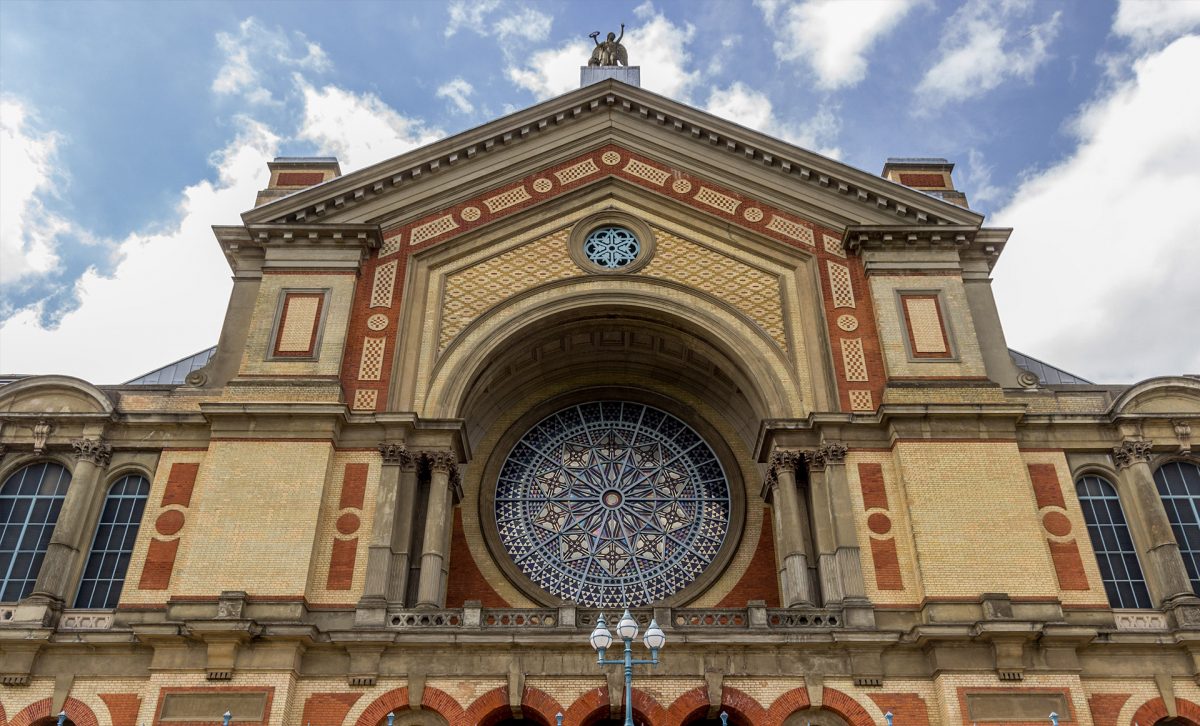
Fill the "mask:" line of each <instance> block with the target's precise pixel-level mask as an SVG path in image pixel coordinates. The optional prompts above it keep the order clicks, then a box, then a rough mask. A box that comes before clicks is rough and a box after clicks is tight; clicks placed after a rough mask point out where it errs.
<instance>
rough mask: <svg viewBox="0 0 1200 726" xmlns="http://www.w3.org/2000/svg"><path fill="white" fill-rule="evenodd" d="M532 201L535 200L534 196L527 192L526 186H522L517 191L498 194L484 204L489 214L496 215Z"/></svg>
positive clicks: (511, 190) (484, 201)
mask: <svg viewBox="0 0 1200 726" xmlns="http://www.w3.org/2000/svg"><path fill="white" fill-rule="evenodd" d="M530 199H533V196H532V195H531V194H530V193H529V192H528V191H526V190H525V185H524V184H522V185H521V186H519V187H517V188H516V189H509V190H508V191H507V192H504V193H503V194H497V195H496V196H494V197H488V198H487V199H484V200H483V204H484V206H486V207H487V208H488V211H489V212H491V213H492V214H495V213H496V212H500V211H503V210H505V209H508V208H509V207H515V206H516V205H518V204H520V203H521V202H527V201H529V200H530Z"/></svg>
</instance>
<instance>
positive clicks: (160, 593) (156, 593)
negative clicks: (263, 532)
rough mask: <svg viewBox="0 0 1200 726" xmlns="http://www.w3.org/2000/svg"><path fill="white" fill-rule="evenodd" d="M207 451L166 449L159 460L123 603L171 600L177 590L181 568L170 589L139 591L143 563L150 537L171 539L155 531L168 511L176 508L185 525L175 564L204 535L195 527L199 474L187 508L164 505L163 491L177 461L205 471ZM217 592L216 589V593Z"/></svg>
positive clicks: (122, 591) (131, 561)
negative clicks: (156, 522)
mask: <svg viewBox="0 0 1200 726" xmlns="http://www.w3.org/2000/svg"><path fill="white" fill-rule="evenodd" d="M205 458H206V452H204V451H170V450H168V451H164V452H162V455H161V456H160V457H159V459H158V468H157V469H156V470H155V471H154V481H153V482H151V484H150V496H149V498H147V499H146V510H145V513H143V514H142V525H141V527H140V528H139V529H138V535H137V542H135V543H134V546H133V552H132V553H131V555H130V558H129V569H128V570H127V571H126V572H125V586H124V587H123V588H122V589H121V600H120V604H121V605H134V604H138V605H144V604H150V603H165V602H166V601H167V600H169V599H170V597H171V594H172V593H173V592H175V591H176V589H177V587H178V584H179V578H178V571H176V572H175V573H173V574H172V577H171V583H170V588H171V589H167V590H139V589H138V582H139V581H141V578H142V566H143V565H144V564H145V563H146V552H147V550H148V549H149V547H150V540H151V539H154V538H155V537H158V538H160V539H166V540H169V539H171V537H162V536H161V535H159V534H158V532H157V531H156V530H155V526H154V524H155V521H156V520H157V519H158V517H159V515H161V514H162V513H163V512H165V511H168V510H175V511H179V512H182V513H183V516H184V525H183V529H182V530H180V531H179V534H178V537H179V550H178V554H177V555H176V559H175V564H176V567H178V565H179V556H180V555H181V554H182V553H183V551H184V550H185V549H187V546H188V542H189V541H191V540H192V539H193V538H194V537H200V538H203V536H204V534H203V532H200V531H199V530H198V529H197V527H196V522H197V520H196V517H195V511H196V510H195V507H196V501H197V498H198V496H199V494H200V492H199V491H198V490H199V488H200V477H199V476H197V477H196V486H194V487H193V488H192V500H191V503H190V505H189V506H188V507H187V508H186V509H185V508H183V507H180V506H177V505H172V506H169V507H165V508H164V507H163V506H161V505H162V499H163V492H164V491H165V490H166V488H167V480H168V479H169V478H170V476H171V467H172V466H173V465H175V464H200V471H201V472H203V471H204V463H203V462H204V461H205ZM214 594H215V592H214Z"/></svg>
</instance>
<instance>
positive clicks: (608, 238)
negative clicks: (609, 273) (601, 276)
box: [583, 226, 642, 269]
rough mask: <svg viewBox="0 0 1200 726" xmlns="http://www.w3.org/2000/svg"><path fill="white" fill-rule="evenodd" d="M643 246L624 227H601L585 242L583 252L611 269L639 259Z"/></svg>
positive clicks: (600, 264) (590, 258)
mask: <svg viewBox="0 0 1200 726" xmlns="http://www.w3.org/2000/svg"><path fill="white" fill-rule="evenodd" d="M641 249H642V246H641V245H640V244H639V243H638V238H637V237H635V236H634V234H633V232H630V231H629V230H627V229H625V228H624V227H612V226H610V227H600V228H598V229H595V230H592V232H591V233H590V234H588V236H587V239H586V240H584V242H583V254H584V255H585V256H586V257H587V258H588V259H589V260H591V261H592V262H593V263H594V264H597V265H599V266H600V267H607V268H609V269H617V268H619V267H624V266H625V265H628V264H629V263H630V262H633V261H634V260H635V259H637V256H638V253H639V252H641Z"/></svg>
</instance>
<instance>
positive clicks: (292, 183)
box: [275, 171, 325, 187]
mask: <svg viewBox="0 0 1200 726" xmlns="http://www.w3.org/2000/svg"><path fill="white" fill-rule="evenodd" d="M323 181H325V175H324V174H323V173H321V172H319V171H282V172H279V176H278V177H276V179H275V186H279V187H311V186H312V185H314V184H320V183H321V182H323Z"/></svg>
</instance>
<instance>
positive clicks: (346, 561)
mask: <svg viewBox="0 0 1200 726" xmlns="http://www.w3.org/2000/svg"><path fill="white" fill-rule="evenodd" d="M357 557H358V537H355V538H353V539H335V540H334V541H333V553H332V554H331V555H330V556H329V577H328V579H327V580H326V586H327V588H328V589H330V590H349V589H350V586H351V585H352V584H353V583H354V561H355V559H357Z"/></svg>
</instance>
